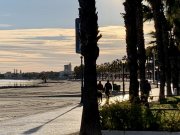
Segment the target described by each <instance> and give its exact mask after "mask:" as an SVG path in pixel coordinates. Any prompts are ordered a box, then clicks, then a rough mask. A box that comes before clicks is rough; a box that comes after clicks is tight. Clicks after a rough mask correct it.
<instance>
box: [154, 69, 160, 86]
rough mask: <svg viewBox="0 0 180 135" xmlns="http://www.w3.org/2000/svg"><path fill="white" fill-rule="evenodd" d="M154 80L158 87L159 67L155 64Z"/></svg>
mask: <svg viewBox="0 0 180 135" xmlns="http://www.w3.org/2000/svg"><path fill="white" fill-rule="evenodd" d="M155 68H156V82H157V88H158V80H159V67H158V66H156V67H155Z"/></svg>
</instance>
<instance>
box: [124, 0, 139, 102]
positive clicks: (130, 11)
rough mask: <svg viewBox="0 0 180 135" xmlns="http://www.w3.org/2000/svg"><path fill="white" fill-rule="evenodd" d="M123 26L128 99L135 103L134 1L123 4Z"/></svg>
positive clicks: (135, 47)
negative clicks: (126, 60)
mask: <svg viewBox="0 0 180 135" xmlns="http://www.w3.org/2000/svg"><path fill="white" fill-rule="evenodd" d="M124 6H125V12H126V14H125V15H124V19H125V26H126V44H127V55H128V66H129V71H130V87H129V97H130V101H131V102H136V101H137V99H139V97H138V93H139V91H138V80H137V27H136V23H134V22H136V9H137V8H136V1H132V0H126V1H125V3H124Z"/></svg>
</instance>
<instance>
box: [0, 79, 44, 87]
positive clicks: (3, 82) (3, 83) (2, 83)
mask: <svg viewBox="0 0 180 135" xmlns="http://www.w3.org/2000/svg"><path fill="white" fill-rule="evenodd" d="M41 82H42V80H14V79H0V87H8V86H10V87H12V86H37V85H38V84H39V83H41Z"/></svg>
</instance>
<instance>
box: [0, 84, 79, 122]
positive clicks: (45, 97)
mask: <svg viewBox="0 0 180 135" xmlns="http://www.w3.org/2000/svg"><path fill="white" fill-rule="evenodd" d="M40 85H41V86H44V87H33V88H32V87H31V88H9V89H7V88H6V89H0V122H1V121H6V120H11V119H14V118H19V117H25V116H29V115H33V114H38V113H42V112H47V111H52V110H55V109H58V108H62V107H65V106H69V105H73V104H77V103H79V102H80V82H79V81H58V82H52V81H51V83H46V84H40Z"/></svg>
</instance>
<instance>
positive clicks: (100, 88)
mask: <svg viewBox="0 0 180 135" xmlns="http://www.w3.org/2000/svg"><path fill="white" fill-rule="evenodd" d="M97 90H98V91H100V92H104V88H103V85H102V83H101V81H99V83H98V84H97Z"/></svg>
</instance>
